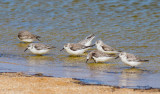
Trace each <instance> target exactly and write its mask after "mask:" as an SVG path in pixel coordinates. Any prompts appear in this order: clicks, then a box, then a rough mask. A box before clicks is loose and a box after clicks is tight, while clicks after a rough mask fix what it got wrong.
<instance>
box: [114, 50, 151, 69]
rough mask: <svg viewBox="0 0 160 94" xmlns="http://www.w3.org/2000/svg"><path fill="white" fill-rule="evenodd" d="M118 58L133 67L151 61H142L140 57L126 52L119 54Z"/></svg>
mask: <svg viewBox="0 0 160 94" xmlns="http://www.w3.org/2000/svg"><path fill="white" fill-rule="evenodd" d="M118 57H120V58H121V60H122V62H124V63H125V64H127V65H130V66H132V67H135V66H138V65H140V64H141V63H142V62H147V61H149V60H141V59H140V58H139V57H137V56H135V55H134V54H130V53H126V52H121V53H119V56H118ZM118 57H116V58H115V59H117V58H118Z"/></svg>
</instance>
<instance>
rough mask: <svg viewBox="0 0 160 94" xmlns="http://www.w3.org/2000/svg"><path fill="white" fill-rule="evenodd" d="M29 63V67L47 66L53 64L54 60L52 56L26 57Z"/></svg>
mask: <svg viewBox="0 0 160 94" xmlns="http://www.w3.org/2000/svg"><path fill="white" fill-rule="evenodd" d="M26 59H27V62H28V63H29V65H35V66H38V65H47V64H49V63H53V62H54V58H53V57H50V56H36V55H35V56H27V57H26Z"/></svg>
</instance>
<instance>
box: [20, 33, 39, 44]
mask: <svg viewBox="0 0 160 94" xmlns="http://www.w3.org/2000/svg"><path fill="white" fill-rule="evenodd" d="M39 38H40V36H37V35H34V34H32V33H31V32H29V31H20V32H19V33H18V39H19V40H20V41H23V42H33V41H35V40H38V41H40V40H39Z"/></svg>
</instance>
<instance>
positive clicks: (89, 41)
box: [78, 34, 95, 46]
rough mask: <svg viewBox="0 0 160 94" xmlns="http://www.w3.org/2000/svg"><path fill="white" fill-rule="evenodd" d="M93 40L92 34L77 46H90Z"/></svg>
mask: <svg viewBox="0 0 160 94" xmlns="http://www.w3.org/2000/svg"><path fill="white" fill-rule="evenodd" d="M94 38H95V35H94V34H91V35H89V36H87V37H86V38H85V39H84V40H81V41H80V42H78V43H79V44H82V45H85V46H90V45H91V43H92V40H93V39H94Z"/></svg>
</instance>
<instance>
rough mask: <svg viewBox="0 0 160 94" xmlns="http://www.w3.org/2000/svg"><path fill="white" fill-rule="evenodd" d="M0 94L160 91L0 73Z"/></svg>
mask: <svg viewBox="0 0 160 94" xmlns="http://www.w3.org/2000/svg"><path fill="white" fill-rule="evenodd" d="M0 79H1V80H0V83H1V84H0V94H17V93H18V94H75V93H76V94H77V93H78V94H135V93H136V94H151V93H152V94H153V93H154V94H160V89H156V88H151V89H129V88H120V87H116V86H109V85H95V84H85V83H83V82H81V81H79V80H77V79H74V78H57V77H51V76H44V75H43V74H40V73H39V74H34V75H27V74H24V73H21V72H1V73H0Z"/></svg>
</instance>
